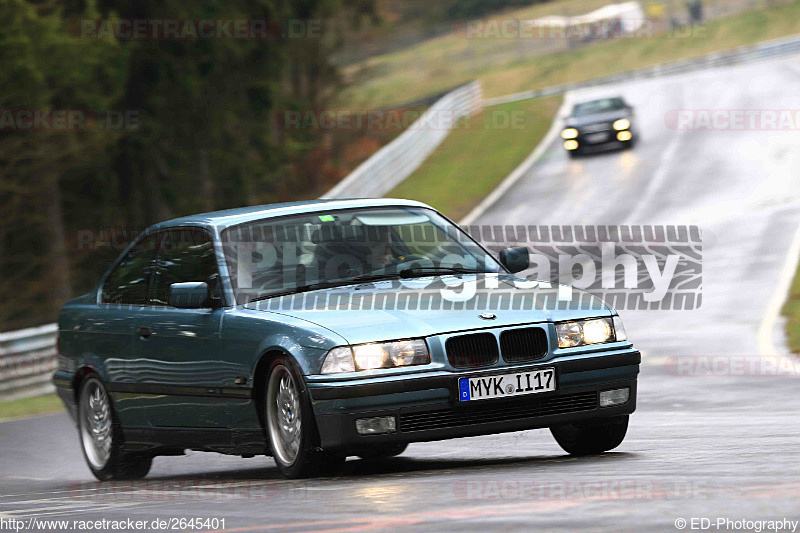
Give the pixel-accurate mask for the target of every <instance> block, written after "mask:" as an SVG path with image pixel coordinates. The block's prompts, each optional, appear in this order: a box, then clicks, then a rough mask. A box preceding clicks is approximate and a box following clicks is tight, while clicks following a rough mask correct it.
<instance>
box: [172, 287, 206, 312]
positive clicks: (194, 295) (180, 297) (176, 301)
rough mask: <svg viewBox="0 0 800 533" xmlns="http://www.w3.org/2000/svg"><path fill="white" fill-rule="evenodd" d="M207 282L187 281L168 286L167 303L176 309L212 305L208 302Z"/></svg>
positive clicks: (200, 307) (199, 307)
mask: <svg viewBox="0 0 800 533" xmlns="http://www.w3.org/2000/svg"><path fill="white" fill-rule="evenodd" d="M209 300H210V298H209V294H208V283H206V282H204V281H188V282H185V283H173V284H172V285H170V286H169V305H171V306H172V307H177V308H178V309H202V308H204V307H212V306H211V305H210V303H209Z"/></svg>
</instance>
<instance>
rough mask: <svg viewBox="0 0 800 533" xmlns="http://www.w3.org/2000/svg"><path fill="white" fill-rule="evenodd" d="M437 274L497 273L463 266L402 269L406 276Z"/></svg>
mask: <svg viewBox="0 0 800 533" xmlns="http://www.w3.org/2000/svg"><path fill="white" fill-rule="evenodd" d="M436 274H496V272H488V271H485V270H473V269H470V268H461V267H411V268H406V269H403V270H401V271H400V276H402V277H404V278H411V277H416V276H428V275H436Z"/></svg>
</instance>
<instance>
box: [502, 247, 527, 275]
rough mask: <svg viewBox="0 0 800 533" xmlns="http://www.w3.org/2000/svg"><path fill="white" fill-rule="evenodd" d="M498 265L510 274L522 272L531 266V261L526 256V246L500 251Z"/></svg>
mask: <svg viewBox="0 0 800 533" xmlns="http://www.w3.org/2000/svg"><path fill="white" fill-rule="evenodd" d="M500 264H502V265H503V266H504V267H506V268H507V269H508V271H509V272H511V273H512V274H516V273H517V272H522V271H523V270H525V269H526V268H528V267H529V266H531V259H530V256H529V255H528V247H527V246H517V247H516V248H506V249H505V250H501V251H500Z"/></svg>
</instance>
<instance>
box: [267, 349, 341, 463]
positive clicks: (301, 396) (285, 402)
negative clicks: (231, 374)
mask: <svg viewBox="0 0 800 533" xmlns="http://www.w3.org/2000/svg"><path fill="white" fill-rule="evenodd" d="M266 403H267V405H266V409H265V410H264V416H265V425H266V428H267V436H268V438H269V443H270V447H271V448H272V457H273V459H275V464H276V465H277V467H278V470H280V472H281V474H283V475H284V476H285V477H287V478H290V479H296V478H304V477H312V476H317V475H320V474H331V473H335V472H337V471H338V470H339V469H340V468H341V467H342V465H343V464H344V461H345V457H343V456H339V455H334V454H331V453H327V452H325V451H324V450H323V449H322V448H321V447H320V445H319V433H318V431H317V427H316V423H315V420H314V412H313V409H312V407H311V401H310V399H309V397H308V391H307V390H306V388H305V385H304V383H303V378H302V376H301V375H300V373H299V372H298V371H297V370H295V366H294V365H293V364H292V361H291V360H290V359H288V358H287V357H279V358H277V359H275V360H274V361H273V362H272V364H271V365H270V370H269V376H268V377H267V392H266Z"/></svg>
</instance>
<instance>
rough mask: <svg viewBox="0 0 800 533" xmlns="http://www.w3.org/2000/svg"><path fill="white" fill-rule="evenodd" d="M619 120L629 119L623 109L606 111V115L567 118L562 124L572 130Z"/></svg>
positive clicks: (628, 114) (628, 115)
mask: <svg viewBox="0 0 800 533" xmlns="http://www.w3.org/2000/svg"><path fill="white" fill-rule="evenodd" d="M620 118H628V119H629V118H631V117H630V113H628V112H627V111H625V110H624V109H619V110H616V111H608V112H606V113H597V114H594V115H586V116H584V117H572V116H570V117H567V118H566V120H565V121H564V124H565V125H566V126H567V127H572V128H579V127H581V126H587V125H589V124H597V123H598V122H613V121H615V120H617V119H620Z"/></svg>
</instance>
